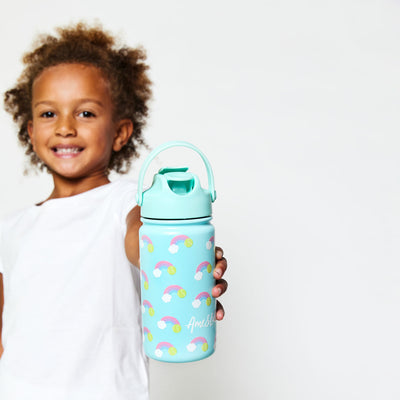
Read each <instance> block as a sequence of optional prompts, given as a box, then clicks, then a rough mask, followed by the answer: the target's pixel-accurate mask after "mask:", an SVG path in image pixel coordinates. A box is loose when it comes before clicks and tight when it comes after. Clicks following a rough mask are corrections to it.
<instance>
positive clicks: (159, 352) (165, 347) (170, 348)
mask: <svg viewBox="0 0 400 400" xmlns="http://www.w3.org/2000/svg"><path fill="white" fill-rule="evenodd" d="M163 350H167V351H168V354H169V355H171V356H174V355H175V354H176V353H177V350H176V348H175V347H174V346H173V345H172V344H171V343H168V342H160V343H158V345H157V347H156V351H155V354H156V356H157V357H159V358H161V357H162V355H163V354H164V351H163Z"/></svg>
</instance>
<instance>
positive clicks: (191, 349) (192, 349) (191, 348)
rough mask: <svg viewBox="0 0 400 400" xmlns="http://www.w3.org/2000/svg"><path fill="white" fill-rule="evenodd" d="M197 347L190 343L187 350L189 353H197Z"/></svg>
mask: <svg viewBox="0 0 400 400" xmlns="http://www.w3.org/2000/svg"><path fill="white" fill-rule="evenodd" d="M196 347H197V346H196V345H195V344H194V343H189V344H188V345H187V346H186V348H187V349H188V351H190V352H191V353H192V352H193V351H195V350H196Z"/></svg>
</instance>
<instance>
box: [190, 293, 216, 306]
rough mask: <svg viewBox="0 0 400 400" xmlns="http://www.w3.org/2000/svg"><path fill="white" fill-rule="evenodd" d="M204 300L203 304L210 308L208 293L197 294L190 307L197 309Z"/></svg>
mask: <svg viewBox="0 0 400 400" xmlns="http://www.w3.org/2000/svg"><path fill="white" fill-rule="evenodd" d="M203 300H205V303H206V304H207V305H208V306H210V305H211V296H210V294H209V293H208V292H201V293H199V294H198V295H197V296H196V298H195V299H194V301H193V303H192V306H193V307H194V308H199V307H200V306H201V302H202V301H203Z"/></svg>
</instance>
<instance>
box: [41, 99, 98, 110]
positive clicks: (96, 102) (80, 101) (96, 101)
mask: <svg viewBox="0 0 400 400" xmlns="http://www.w3.org/2000/svg"><path fill="white" fill-rule="evenodd" d="M77 103H79V104H84V103H95V104H97V105H99V106H100V107H103V108H104V104H103V103H102V102H101V101H99V100H96V99H90V98H88V99H78V100H77ZM54 104H55V102H54V101H50V100H43V101H38V102H37V103H35V104H34V106H33V107H34V108H36V107H37V106H40V105H45V106H52V105H54Z"/></svg>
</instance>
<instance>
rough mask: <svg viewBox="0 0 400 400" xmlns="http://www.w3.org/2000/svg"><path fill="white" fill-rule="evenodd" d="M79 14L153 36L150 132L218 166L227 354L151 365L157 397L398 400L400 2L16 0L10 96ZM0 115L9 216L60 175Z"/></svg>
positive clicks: (125, 33)
mask: <svg viewBox="0 0 400 400" xmlns="http://www.w3.org/2000/svg"><path fill="white" fill-rule="evenodd" d="M80 19H84V20H86V21H89V22H92V21H94V20H95V19H98V20H99V21H101V22H102V23H103V25H104V27H105V28H107V29H110V30H112V31H113V32H116V33H117V34H120V35H121V37H122V39H123V41H124V42H126V43H128V44H129V45H131V46H135V45H139V44H140V45H143V46H144V47H145V48H146V49H147V53H148V62H149V64H150V65H151V78H152V80H153V82H154V88H153V90H154V101H153V102H152V104H151V110H152V111H151V117H150V120H149V124H148V127H147V129H146V131H145V135H146V137H147V141H148V143H149V144H150V145H151V146H152V147H155V146H157V145H158V144H160V143H162V142H164V141H166V140H172V139H184V140H187V141H190V142H192V143H194V144H195V145H197V146H198V147H199V148H201V149H202V150H203V151H204V152H205V153H206V154H207V156H208V157H209V159H210V162H211V164H212V165H213V168H214V174H215V178H216V188H217V193H218V199H217V201H216V203H215V207H214V214H215V219H214V223H215V226H216V234H217V238H218V240H217V242H218V244H219V245H221V246H222V247H223V248H224V250H225V254H226V256H227V258H228V260H229V271H228V273H227V275H226V276H227V279H228V280H229V284H230V288H229V291H228V293H227V294H226V295H225V296H223V303H224V306H225V309H226V318H225V320H224V321H223V322H221V323H219V324H218V338H219V340H218V344H217V351H216V353H215V355H213V356H212V357H211V358H209V359H207V360H204V361H201V362H197V363H192V364H186V365H170V364H162V363H158V362H152V363H151V387H150V389H151V399H152V400H169V399H170V400H172V399H173V400H177V399H191V400H197V399H199V400H200V399H204V398H216V399H232V400H233V399H235V400H236V399H238V400H239V399H244V398H251V399H268V400H300V399H304V400H314V399H315V400H321V399H324V400H329V399H337V400H339V399H340V400H343V399H345V400H347V399H363V400H370V399H385V400H390V399H396V400H397V399H399V398H400V383H399V382H400V363H399V359H400V340H399V337H400V322H399V308H400V290H399V286H400V268H399V261H400V254H399V248H400V247H399V244H398V243H399V240H400V211H399V201H400V161H399V151H400V139H399V128H400V117H399V109H400V97H399V96H400V78H399V71H400V47H399V38H400V23H399V21H400V2H399V1H395V0H382V1H370V0H358V1H356V0H337V1H321V0H319V1H318V0H315V1H295V0H286V1H279V2H277V1H259V2H257V1H241V2H238V1H236V2H235V1H208V0H207V1H204V0H203V1H196V2H195V1H147V2H144V1H136V0H132V1H129V2H128V1H122V0H113V1H110V2H107V3H102V2H99V1H98V0H85V1H84V2H83V1H78V0H70V1H67V2H63V3H60V2H54V1H35V2H31V1H27V0H25V1H21V0H14V1H12V2H10V3H8V4H7V6H5V5H2V6H1V12H0V38H1V39H0V45H1V60H2V62H1V75H0V90H1V92H4V91H5V90H6V89H8V88H10V87H11V86H12V85H13V84H14V82H15V80H16V78H17V77H18V75H19V73H20V71H21V64H20V62H19V60H20V58H21V55H22V54H23V52H24V51H26V50H28V49H29V48H30V44H31V42H32V39H33V37H34V36H35V34H36V33H40V32H47V31H49V30H51V29H52V28H53V27H54V26H57V25H60V24H62V25H63V24H65V23H68V22H76V21H78V20H80ZM0 126H1V132H0V133H1V142H0V143H1V145H0V163H1V164H0V171H2V172H1V198H0V214H1V215H0V216H3V215H5V214H7V213H9V212H11V211H13V210H15V209H17V208H20V207H23V206H25V205H30V204H33V202H37V201H41V200H44V199H45V198H46V197H47V196H48V195H49V193H50V191H51V179H50V177H49V176H47V175H46V174H45V173H43V175H38V176H35V175H34V174H31V175H30V176H28V177H24V176H23V174H22V172H23V169H24V165H25V164H24V155H23V150H22V149H21V148H19V146H18V145H17V139H16V131H15V128H14V127H13V125H12V123H11V121H10V117H9V116H8V115H6V114H5V112H4V111H2V112H1V113H0ZM147 153H148V152H147V151H143V152H142V158H141V159H140V160H139V161H138V162H136V163H135V165H134V168H133V169H132V170H131V172H130V173H129V175H128V177H130V178H137V176H138V173H139V168H140V165H141V163H142V162H143V157H144V156H146V154H147ZM178 153H179V154H178ZM163 157H164V158H163ZM163 157H161V158H160V160H159V161H158V162H156V163H155V167H154V168H155V169H156V167H158V166H160V165H164V164H165V163H168V164H171V162H170V160H171V159H176V160H178V161H179V162H181V161H180V160H181V159H182V160H185V162H187V163H188V164H190V165H191V166H192V165H193V166H194V167H193V168H194V171H199V173H200V175H201V174H202V171H201V170H202V165H201V163H197V164H196V162H197V161H198V160H197V159H196V160H195V161H193V164H192V160H194V158H196V157H195V156H194V155H193V154H191V153H190V152H189V151H188V152H185V151H181V150H180V151H178V152H177V153H176V154H175V153H170V155H169V156H168V155H164V156H163ZM186 160H187V161H186ZM179 162H178V165H179ZM182 162H183V161H182ZM172 164H174V163H172ZM150 175H151V174H150ZM201 176H202V175H201ZM149 179H150V178H148V180H149Z"/></svg>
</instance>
